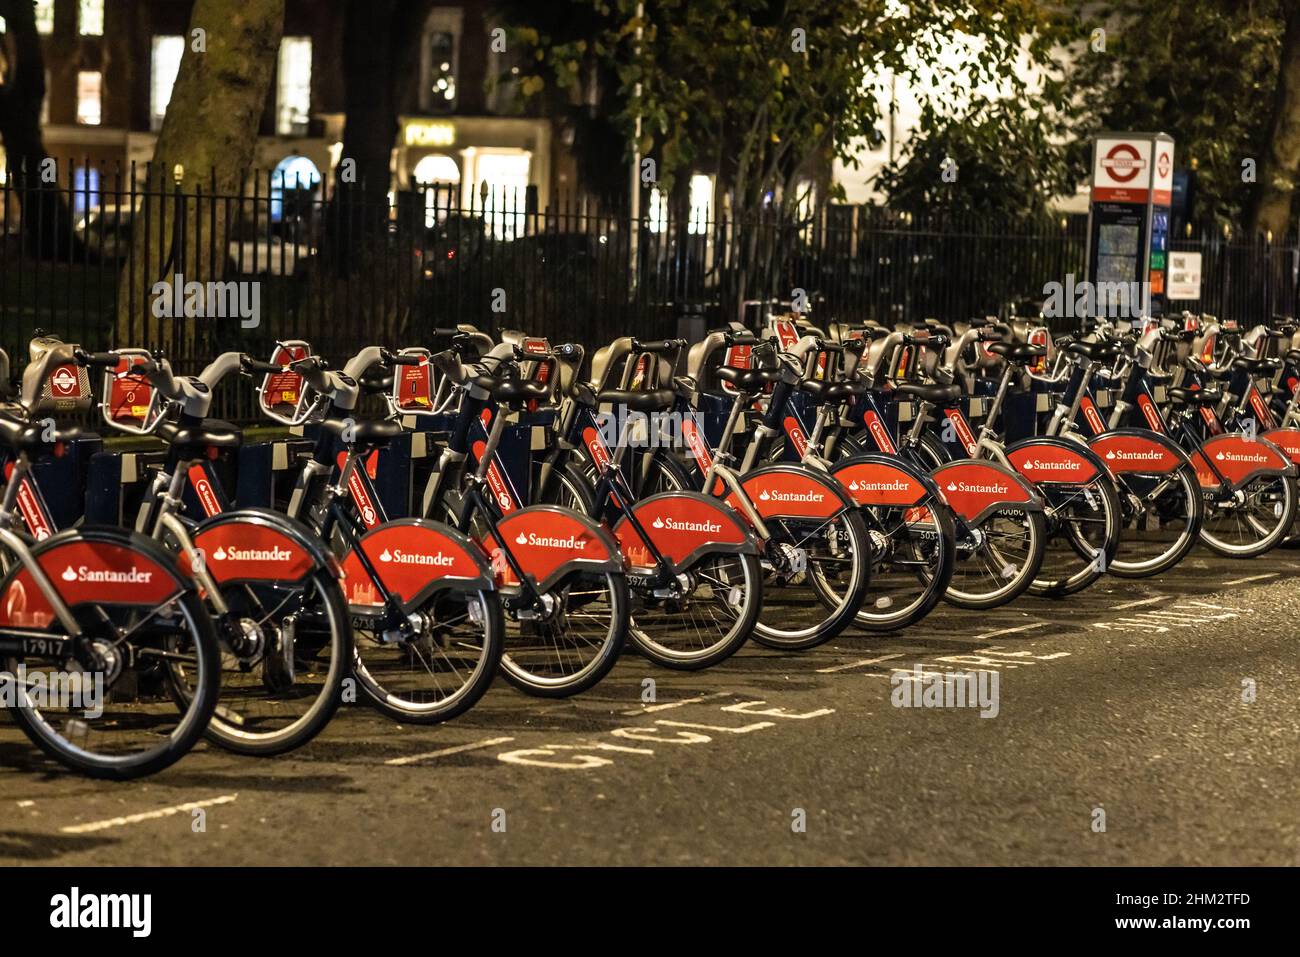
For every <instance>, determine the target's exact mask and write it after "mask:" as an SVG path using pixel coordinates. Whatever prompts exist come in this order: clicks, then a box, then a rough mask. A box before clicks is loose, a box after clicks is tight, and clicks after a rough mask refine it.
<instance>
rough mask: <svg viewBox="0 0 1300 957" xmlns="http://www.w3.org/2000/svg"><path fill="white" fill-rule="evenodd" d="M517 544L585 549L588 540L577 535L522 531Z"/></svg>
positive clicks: (575, 549)
mask: <svg viewBox="0 0 1300 957" xmlns="http://www.w3.org/2000/svg"><path fill="white" fill-rule="evenodd" d="M515 544H516V545H532V546H534V547H536V548H564V549H571V550H574V551H579V552H581V551H585V550H586V548H587V540H586V539H584V538H579V537H578V536H576V535H570V536H569V537H568V538H555V537H553V536H550V535H538V534H537V533H536V532H529V533H528V534H526V535H525V534H524V533H523V532H520V533H519V535H518V537H517V538H515Z"/></svg>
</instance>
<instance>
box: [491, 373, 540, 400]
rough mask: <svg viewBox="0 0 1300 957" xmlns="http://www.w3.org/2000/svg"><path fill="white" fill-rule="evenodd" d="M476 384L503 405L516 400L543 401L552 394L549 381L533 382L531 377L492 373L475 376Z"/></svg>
mask: <svg viewBox="0 0 1300 957" xmlns="http://www.w3.org/2000/svg"><path fill="white" fill-rule="evenodd" d="M474 384H475V385H476V386H478V387H479V388H480V389H482V390H483V391H484V392H486V393H488V395H490V396H492V398H493V399H494V400H495V401H497V402H499V403H501V404H503V405H509V404H511V403H514V402H531V401H542V400H544V399H547V398H549V397H550V395H551V386H550V384H549V383H547V382H533V381H532V380H531V379H507V378H505V377H498V376H492V375H477V376H475V377H474Z"/></svg>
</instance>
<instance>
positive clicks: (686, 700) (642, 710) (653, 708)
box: [619, 691, 734, 715]
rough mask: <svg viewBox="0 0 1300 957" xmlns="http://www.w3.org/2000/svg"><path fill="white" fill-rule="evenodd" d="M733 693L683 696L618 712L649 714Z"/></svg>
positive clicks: (724, 696)
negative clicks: (680, 698)
mask: <svg viewBox="0 0 1300 957" xmlns="http://www.w3.org/2000/svg"><path fill="white" fill-rule="evenodd" d="M733 694H734V692H731V691H718V692H715V693H714V694H702V695H700V696H699V697H696V698H683V699H682V700H681V701H669V702H666V703H665V704H651V705H646V706H645V707H644V708H632V709H631V710H630V711H620V712H619V714H623V715H634V714H650V713H652V712H655V711H668V710H669V709H670V708H680V707H681V706H682V705H684V704H698V703H699V702H701V701H713V700H714V699H715V698H730V697H732V696H733Z"/></svg>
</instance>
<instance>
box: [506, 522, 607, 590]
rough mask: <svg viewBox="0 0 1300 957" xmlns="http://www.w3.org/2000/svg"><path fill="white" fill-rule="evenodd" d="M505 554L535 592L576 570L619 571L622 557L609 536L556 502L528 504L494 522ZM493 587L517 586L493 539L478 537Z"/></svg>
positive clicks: (592, 571)
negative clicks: (487, 563) (490, 566)
mask: <svg viewBox="0 0 1300 957" xmlns="http://www.w3.org/2000/svg"><path fill="white" fill-rule="evenodd" d="M497 532H498V533H499V534H500V535H501V537H502V538H503V539H505V541H506V543H507V545H508V547H509V550H510V554H511V555H512V556H513V557H514V559H515V561H516V562H518V563H519V567H520V568H521V569H522V570H523V572H524V574H526V575H528V576H529V577H530V578H531V579H533V581H534V582H536V583H537V587H538V588H539V589H540V590H541V591H550V590H551V589H552V588H553V587H554V586H555V585H556V584H558V583H559V582H560V581H562V580H563V579H564V578H565V577H567V576H569V575H572V574H574V573H577V572H590V573H593V574H602V573H610V572H618V573H621V572H622V571H623V556H622V554H621V553H620V552H619V549H618V543H617V542H616V541H614V536H612V535H610V533H609V532H607V531H605V529H603V528H601V527H600V526H599V525H597V524H596V523H595V522H593V521H592V520H591V519H589V518H587V516H585V515H582V514H580V513H578V512H575V511H573V510H572V509H568V508H561V507H560V506H558V505H530V506H529V507H528V508H521V509H519V510H518V511H515V512H511V513H510V514H509V515H507V516H506V517H505V518H503V519H501V521H500V522H498V523H497ZM483 548H484V549H485V550H486V551H487V554H488V557H489V559H490V560H491V562H492V573H493V575H495V576H496V582H497V584H498V585H499V586H506V587H508V586H510V585H517V584H518V582H517V581H515V579H514V574H513V572H512V570H511V568H510V566H509V564H508V563H507V562H506V560H505V556H503V555H501V554H499V552H500V549H499V548H498V546H497V543H496V541H495V539H493V538H492V536H490V535H489V536H488V537H487V538H486V539H485V540H484V541H483Z"/></svg>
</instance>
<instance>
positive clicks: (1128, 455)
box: [1106, 449, 1165, 462]
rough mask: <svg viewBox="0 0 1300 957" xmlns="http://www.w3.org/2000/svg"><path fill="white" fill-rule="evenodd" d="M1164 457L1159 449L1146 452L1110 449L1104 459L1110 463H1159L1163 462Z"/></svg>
mask: <svg viewBox="0 0 1300 957" xmlns="http://www.w3.org/2000/svg"><path fill="white" fill-rule="evenodd" d="M1164 457H1165V453H1164V452H1162V451H1161V450H1159V449H1149V450H1148V451H1146V452H1136V451H1126V450H1125V449H1111V450H1110V451H1109V452H1107V453H1106V458H1107V459H1109V460H1110V461H1112V462H1115V461H1120V462H1159V461H1161V460H1163V459H1164Z"/></svg>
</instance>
